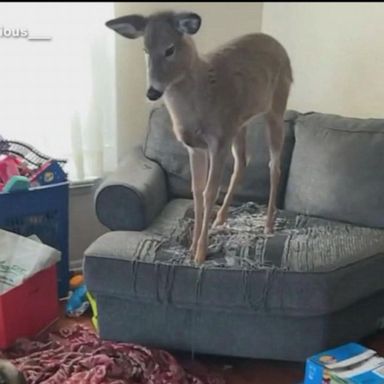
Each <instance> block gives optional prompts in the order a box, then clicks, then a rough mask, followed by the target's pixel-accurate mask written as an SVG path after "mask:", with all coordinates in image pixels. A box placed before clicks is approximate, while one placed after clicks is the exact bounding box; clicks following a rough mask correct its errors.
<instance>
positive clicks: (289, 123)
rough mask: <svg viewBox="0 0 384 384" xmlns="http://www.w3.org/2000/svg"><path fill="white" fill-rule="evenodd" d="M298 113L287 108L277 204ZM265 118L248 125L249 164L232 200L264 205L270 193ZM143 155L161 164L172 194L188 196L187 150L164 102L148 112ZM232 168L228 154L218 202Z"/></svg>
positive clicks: (287, 167) (220, 200) (220, 199)
mask: <svg viewBox="0 0 384 384" xmlns="http://www.w3.org/2000/svg"><path fill="white" fill-rule="evenodd" d="M296 116H297V113H296V112H295V111H288V112H287V113H286V118H285V142H284V151H283V159H282V178H281V183H280V190H279V198H278V203H279V206H281V205H282V203H283V196H284V192H285V186H286V180H287V177H288V171H289V164H290V159H291V155H292V150H293V145H294V137H293V124H294V119H295V118H296ZM265 125H266V123H265V120H264V118H262V117H255V118H254V119H252V120H251V121H250V122H249V124H248V128H247V156H248V165H247V169H246V171H245V176H244V179H243V181H242V182H241V184H239V186H238V187H237V191H236V193H235V196H234V203H235V204H236V203H240V202H244V201H254V202H256V203H259V204H266V203H267V201H268V194H269V167H268V163H269V152H268V146H267V141H266V130H265V128H266V126H265ZM144 153H145V155H146V156H147V157H148V158H149V159H151V160H154V161H156V162H157V163H159V164H160V165H161V167H162V168H163V169H164V170H165V172H166V174H167V181H168V188H169V192H170V195H171V197H179V198H191V197H192V193H191V173H190V167H189V158H188V152H187V150H186V149H185V147H184V146H183V145H182V144H181V143H180V142H179V141H177V139H176V138H175V135H174V133H173V131H172V123H171V119H170V116H169V113H168V111H167V109H166V107H165V106H164V105H161V106H160V107H155V108H154V109H153V110H152V111H151V115H150V118H149V124H148V133H147V138H146V142H145V146H144ZM232 169H233V159H232V156H228V159H227V162H226V165H225V171H224V176H223V182H222V188H221V193H220V196H219V202H222V201H223V198H224V196H225V192H226V191H227V187H228V185H229V180H230V177H231V173H232Z"/></svg>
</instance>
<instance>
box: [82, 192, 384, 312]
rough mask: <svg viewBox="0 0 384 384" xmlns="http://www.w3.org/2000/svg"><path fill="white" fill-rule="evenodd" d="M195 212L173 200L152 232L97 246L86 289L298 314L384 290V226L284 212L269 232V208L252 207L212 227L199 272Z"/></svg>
mask: <svg viewBox="0 0 384 384" xmlns="http://www.w3.org/2000/svg"><path fill="white" fill-rule="evenodd" d="M191 207H192V202H191V201H190V200H184V199H176V200H173V201H171V202H170V203H169V204H168V205H167V206H166V208H165V209H164V211H163V212H162V214H161V215H160V216H159V217H158V218H157V219H156V220H155V222H154V223H153V224H152V226H151V227H149V228H148V229H147V230H146V231H144V232H139V233H137V232H110V233H107V234H105V235H103V236H102V237H100V238H99V239H98V240H96V242H94V243H93V244H92V245H91V246H90V247H89V248H88V250H87V251H86V261H85V275H86V281H87V285H88V288H89V289H90V290H91V291H94V292H95V293H96V294H97V293H100V294H104V295H109V296H116V297H120V298H130V299H132V298H135V299H139V300H142V301H143V302H172V303H173V304H174V305H178V306H181V307H193V306H195V305H199V306H202V307H203V308H204V307H206V308H211V307H215V308H220V309H225V310H228V311H240V312H254V311H259V310H267V311H268V313H273V314H285V315H292V316H315V315H322V314H325V313H330V312H334V311H337V310H340V309H343V308H346V307H348V306H349V305H351V304H353V303H355V302H356V301H358V300H360V299H363V298H366V297H369V296H370V295H372V294H374V293H376V292H380V291H383V290H384V280H383V278H382V276H383V273H384V230H378V229H370V228H365V227H358V226H353V225H349V224H343V223H338V222H334V221H328V220H323V219H318V218H313V217H308V216H303V215H298V214H292V213H290V212H286V211H279V212H278V217H277V223H276V225H277V228H276V233H275V235H274V236H267V235H264V234H263V223H264V215H265V207H260V206H258V205H256V204H253V203H247V204H243V205H241V206H239V207H237V208H232V210H231V212H230V216H229V219H228V222H227V224H226V225H225V226H224V227H222V228H221V229H216V230H212V231H211V234H210V251H209V256H208V259H207V261H206V262H205V263H204V264H203V266H202V267H196V266H195V265H194V264H193V263H192V262H191V260H190V255H189V253H188V251H187V249H186V246H188V238H189V237H190V235H191V229H192V223H193V221H192V219H191V217H190V212H191ZM108 276H113V277H114V278H113V279H110V278H108ZM368 277H369V278H368ZM356 287H358V288H359V289H356Z"/></svg>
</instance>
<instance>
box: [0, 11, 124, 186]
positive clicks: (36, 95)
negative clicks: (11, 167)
mask: <svg viewBox="0 0 384 384" xmlns="http://www.w3.org/2000/svg"><path fill="white" fill-rule="evenodd" d="M0 15H1V24H0V135H2V136H3V137H4V138H5V139H9V140H20V141H25V142H27V143H29V144H31V145H33V146H34V147H36V148H37V149H39V150H40V151H41V152H43V153H45V154H47V155H49V156H52V157H56V158H67V159H68V160H69V162H68V167H67V171H69V175H70V179H71V180H72V181H79V180H88V179H91V178H95V177H99V176H102V175H103V174H105V173H106V172H109V171H112V170H113V169H114V167H115V166H116V161H117V153H116V147H117V143H116V121H115V119H116V113H115V108H116V102H115V59H114V56H115V45H114V38H115V37H114V34H113V33H112V32H111V31H110V30H109V29H108V28H107V27H105V22H106V21H107V20H109V19H111V18H113V17H114V3H0ZM22 31H24V33H22ZM25 31H27V34H28V36H27V37H25V36H22V35H23V34H24V35H26V33H25ZM9 34H11V35H13V36H7V35H9ZM34 38H37V39H36V40H34ZM39 38H42V39H39ZM45 38H47V39H46V40H45ZM49 38H50V39H49Z"/></svg>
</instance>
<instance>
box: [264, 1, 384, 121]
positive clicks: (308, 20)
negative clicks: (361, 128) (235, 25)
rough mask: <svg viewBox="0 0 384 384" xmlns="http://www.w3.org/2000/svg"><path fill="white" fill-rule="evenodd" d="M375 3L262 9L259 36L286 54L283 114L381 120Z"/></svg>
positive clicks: (382, 62)
mask: <svg viewBox="0 0 384 384" xmlns="http://www.w3.org/2000/svg"><path fill="white" fill-rule="evenodd" d="M383 20H384V6H383V4H381V3H367V2H361V3H313V2H312V3H309V2H308V3H265V4H264V6H263V19H262V31H263V32H266V33H269V34H271V35H273V36H275V37H276V38H277V39H278V40H280V41H281V42H282V43H283V45H284V46H285V47H286V49H287V50H288V53H289V54H290V57H291V60H292V66H293V71H294V79H295V81H294V85H293V88H292V93H291V98H290V101H289V105H288V107H289V108H293V109H297V110H299V111H302V112H306V111H310V110H316V111H320V112H328V113H338V114H342V115H345V116H353V117H381V118H382V117H384V109H383V106H384V86H383V85H384V82H383V79H384V40H383V36H384V22H383Z"/></svg>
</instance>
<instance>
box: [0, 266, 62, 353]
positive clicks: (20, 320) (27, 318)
mask: <svg viewBox="0 0 384 384" xmlns="http://www.w3.org/2000/svg"><path fill="white" fill-rule="evenodd" d="M58 317H59V301H58V293H57V275H56V265H53V266H51V267H49V268H46V269H44V270H42V271H40V272H38V273H36V274H35V275H33V276H32V277H30V278H29V279H27V280H25V281H24V282H23V283H22V284H21V285H19V286H17V287H15V288H12V289H10V290H8V291H7V292H5V293H4V294H2V295H0V348H1V349H4V348H7V347H9V346H11V345H12V343H13V342H14V341H16V339H17V338H20V337H33V336H35V335H36V334H37V333H38V332H40V331H41V330H43V329H44V328H45V327H47V326H48V325H49V324H51V323H52V322H53V321H54V320H56V319H57V318H58Z"/></svg>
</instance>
